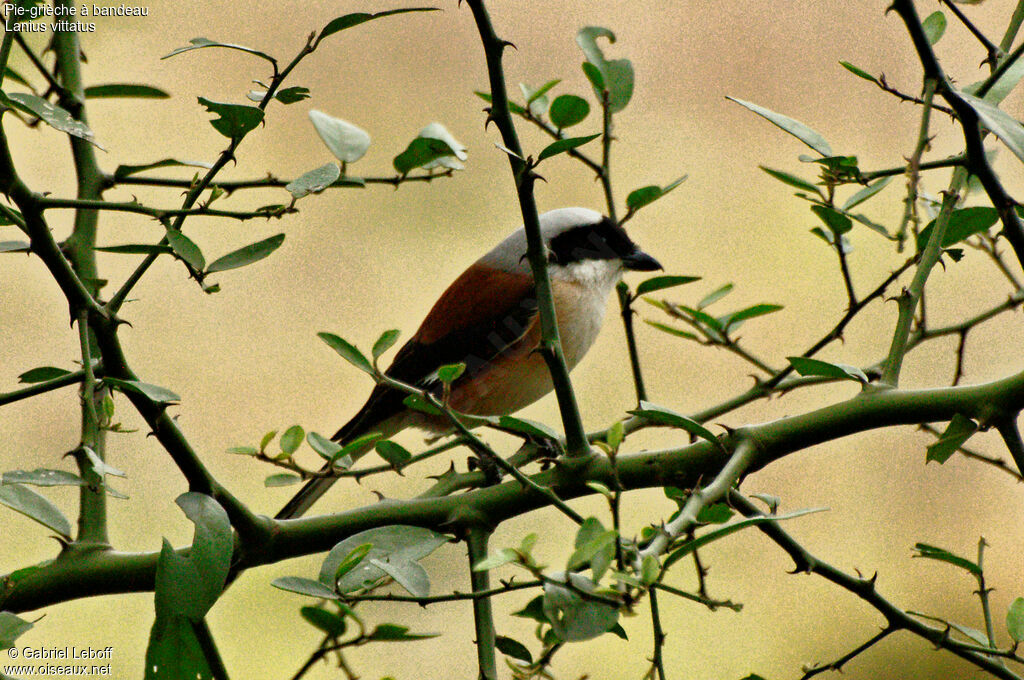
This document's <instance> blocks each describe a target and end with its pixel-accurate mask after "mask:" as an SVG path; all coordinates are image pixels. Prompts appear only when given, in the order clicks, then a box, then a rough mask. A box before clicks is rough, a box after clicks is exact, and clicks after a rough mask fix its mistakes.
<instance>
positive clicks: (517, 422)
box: [498, 416, 558, 441]
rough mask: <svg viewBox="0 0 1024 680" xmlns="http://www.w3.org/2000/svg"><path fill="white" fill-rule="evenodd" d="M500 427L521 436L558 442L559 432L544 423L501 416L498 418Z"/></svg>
mask: <svg viewBox="0 0 1024 680" xmlns="http://www.w3.org/2000/svg"><path fill="white" fill-rule="evenodd" d="M498 427H500V428H504V429H506V430H512V431H513V432H518V433H519V434H525V435H529V436H531V437H536V438H538V439H547V440H554V441H558V433H557V432H555V431H554V430H552V429H551V428H550V427H548V426H547V425H545V424H544V423H540V422H537V421H535V420H527V419H525V418H517V417H515V416H500V417H499V418H498Z"/></svg>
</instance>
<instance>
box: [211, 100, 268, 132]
mask: <svg viewBox="0 0 1024 680" xmlns="http://www.w3.org/2000/svg"><path fill="white" fill-rule="evenodd" d="M197 99H198V100H199V103H200V104H202V105H203V106H205V107H206V110H207V111H209V112H210V113H213V114H216V115H217V116H219V117H218V118H215V119H213V120H211V121H210V125H212V126H213V129H214V130H216V131H217V132H219V133H221V134H222V135H224V136H225V137H227V138H228V139H233V140H239V139H241V138H242V137H245V136H246V135H247V134H248V133H250V132H252V131H253V130H255V129H256V127H257V126H258V125H259V124H260V123H262V122H263V110H262V109H259V108H257V107H255V106H248V105H247V104H226V103H224V102H215V101H211V100H209V99H206V98H205V97H197Z"/></svg>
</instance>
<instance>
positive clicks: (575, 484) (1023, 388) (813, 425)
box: [0, 372, 1024, 612]
mask: <svg viewBox="0 0 1024 680" xmlns="http://www.w3.org/2000/svg"><path fill="white" fill-rule="evenodd" d="M1022 408H1024V372H1021V373H1017V374H1014V375H1011V376H1008V377H1006V378H1003V379H1001V380H997V381H994V382H989V383H983V384H980V385H971V386H958V387H942V388H933V389H921V390H901V389H891V390H882V391H876V392H871V393H864V394H858V395H857V396H856V397H854V398H852V399H848V400H846V401H841V402H838V403H836V404H832V405H830V406H826V407H824V408H820V409H816V410H814V411H809V412H806V413H802V414H798V415H794V416H791V417H789V418H783V419H781V420H775V421H772V422H768V423H763V424H760V425H750V426H746V427H744V428H743V435H744V437H745V438H747V439H749V440H750V441H752V442H757V447H756V448H757V451H756V455H755V456H754V458H753V460H752V462H751V465H750V467H749V468H748V469H747V472H748V473H750V472H754V471H757V470H760V469H762V468H764V467H766V466H768V465H770V464H771V463H772V462H774V461H776V460H779V459H781V458H784V457H785V456H787V455H789V454H792V453H794V452H797V451H800V450H803V449H807V448H810V447H813V446H817V445H819V444H823V443H826V442H829V441H834V440H837V439H841V438H843V437H847V436H849V435H852V434H856V433H858V432H866V431H869V430H875V429H880V428H884V427H893V426H898V425H916V424H919V423H922V422H942V421H948V420H950V419H952V418H953V416H954V415H956V414H961V415H964V416H966V417H969V418H976V419H988V418H990V417H991V414H992V413H993V412H1005V413H1010V412H1017V411H1020V410H1021V409H1022ZM163 418H165V419H166V420H161V421H160V429H159V430H158V431H157V436H158V437H161V441H162V442H163V441H165V438H166V434H167V433H166V429H165V428H169V427H172V426H173V425H174V423H173V420H171V419H170V417H169V416H163ZM751 448H752V447H751ZM726 462H727V458H726V457H725V456H723V454H722V452H721V450H720V449H719V447H717V446H713V445H712V444H710V443H709V442H706V441H700V442H697V443H694V444H689V445H687V446H680V447H673V448H668V449H662V450H656V451H645V452H642V453H635V454H620V455H619V456H618V458H617V460H616V466H617V472H618V475H619V480H620V481H621V484H622V488H623V489H624V490H626V491H630V490H634V489H640V488H652V487H654V488H657V487H664V486H677V487H679V488H694V487H696V486H697V485H699V484H700V483H701V480H702V479H703V480H706V479H709V478H711V477H714V476H715V475H717V474H719V473H720V472H721V470H722V468H723V466H724V465H725V464H726ZM532 478H533V480H534V481H535V482H536V483H537V484H539V485H541V486H551V487H552V488H553V489H554V490H555V491H556V492H557V493H558V495H559V497H561V498H563V499H572V498H579V497H582V496H588V495H592V494H594V493H596V492H595V491H594V490H593V489H592V488H590V487H589V486H587V482H592V481H593V482H601V483H602V484H604V485H605V486H610V485H611V484H613V483H614V480H613V473H612V469H611V463H610V461H608V459H607V458H606V457H604V456H598V457H595V458H594V459H593V460H592V461H590V463H589V464H588V465H587V466H586V468H584V469H583V470H581V471H580V472H579V473H578V474H576V475H574V476H572V477H570V476H567V475H563V474H562V473H560V472H559V471H558V470H547V471H545V472H539V473H536V474H535V475H533V476H532ZM543 507H548V500H547V499H546V498H544V497H543V496H540V495H538V494H536V493H534V492H533V491H531V490H526V489H523V487H522V486H521V485H520V484H519V482H517V481H509V482H505V483H502V484H497V485H494V486H488V487H483V488H478V489H474V490H472V491H468V492H466V493H464V494H459V495H457V496H446V497H444V498H423V499H412V500H407V501H392V502H389V503H387V504H386V505H380V504H373V505H369V506H366V507H360V508H354V509H352V510H347V511H344V512H340V513H337V514H333V515H322V516H318V517H309V518H303V519H294V520H279V521H276V522H273V521H271V520H264V519H263V518H260V522H261V526H264V527H265V533H264V536H266V537H267V540H264V541H262V542H256V541H252V542H249V545H247V549H246V551H245V552H244V553H242V552H239V553H238V554H237V555H236V559H237V565H238V568H239V570H245V569H249V568H253V567H256V566H258V565H262V564H271V563H274V562H279V561H281V560H284V559H289V558H292V557H298V556H301V555H309V554H313V553H318V552H324V551H327V550H330V549H331V548H332V547H334V546H335V545H336V544H337V543H338V542H339V541H341V540H344V539H345V538H348V537H349V536H352V535H354V534H356V533H358V532H360V531H364V530H366V529H373V528H376V527H381V526H387V525H391V524H408V525H412V526H423V527H433V528H436V527H439V526H447V527H449V528H451V529H452V530H455V531H457V530H458V529H459V527H460V526H461V525H462V523H464V522H470V521H471V522H473V523H474V525H479V523H480V522H484V523H486V524H487V525H488V526H497V525H499V524H501V523H502V522H504V521H506V520H509V519H511V518H513V517H518V516H521V515H524V514H526V513H528V512H531V511H533V510H536V509H539V508H543ZM229 513H231V510H230V509H229ZM466 528H468V527H466ZM158 557H159V553H137V554H136V553H118V552H112V551H103V552H102V553H99V554H89V555H88V556H86V555H82V556H81V557H80V558H77V559H62V560H57V561H55V562H51V563H46V564H42V565H39V569H37V570H35V571H32V572H31V573H28V574H26V575H25V576H24V577H22V578H20V579H19V580H18V581H17V582H16V583H13V584H11V587H10V588H9V589H8V590H7V591H5V592H4V593H3V594H0V607H2V608H4V609H8V610H10V611H13V612H19V611H26V610H31V609H39V608H41V607H44V606H48V605H52V604H56V603H58V602H64V601H67V600H72V599H76V598H81V597H89V596H93V595H101V594H113V593H125V592H139V591H147V590H152V588H153V583H154V577H155V574H156V563H157V559H158Z"/></svg>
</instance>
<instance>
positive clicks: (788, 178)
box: [757, 165, 822, 196]
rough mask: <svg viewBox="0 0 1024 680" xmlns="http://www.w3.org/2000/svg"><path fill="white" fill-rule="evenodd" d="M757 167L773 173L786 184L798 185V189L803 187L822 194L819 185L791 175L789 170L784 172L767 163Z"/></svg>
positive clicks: (773, 175) (772, 174) (805, 189)
mask: <svg viewBox="0 0 1024 680" xmlns="http://www.w3.org/2000/svg"><path fill="white" fill-rule="evenodd" d="M757 167H759V168H761V169H762V170H764V171H765V172H767V173H768V174H769V175H771V176H772V177H774V178H775V179H777V180H779V181H780V182H782V183H784V184H788V185H789V186H791V187H796V188H797V189H803V190H804V191H810V192H811V193H813V194H817V195H818V196H822V193H821V189H820V188H819V187H817V186H815V185H814V184H812V183H811V182H808V181H807V180H805V179H803V178H802V177H797V176H796V175H791V174H789V173H788V172H783V171H782V170H775V169H772V168H769V167H768V166H766V165H759V166H757Z"/></svg>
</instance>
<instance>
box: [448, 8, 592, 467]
mask: <svg viewBox="0 0 1024 680" xmlns="http://www.w3.org/2000/svg"><path fill="white" fill-rule="evenodd" d="M467 4H468V5H469V8H470V10H472V12H473V19H474V20H475V21H476V26H477V30H478V32H479V33H480V40H481V41H482V43H483V47H484V54H485V56H486V59H487V74H488V77H489V80H490V86H491V102H492V105H491V108H490V113H489V114H488V120H489V121H493V122H494V124H495V125H496V126H497V127H498V130H499V132H500V133H501V139H502V143H503V144H504V145H505V147H506V148H507V149H509V150H510V151H512V153H511V154H508V160H509V165H510V167H511V169H512V175H513V177H514V178H515V184H516V193H517V195H518V197H519V209H520V211H521V212H522V214H523V228H524V229H525V231H526V243H527V259H528V260H529V262H530V270H531V271H532V272H533V283H534V289H535V292H536V294H537V306H538V310H539V314H540V326H541V344H540V352H541V355H542V356H543V357H544V361H545V362H546V363H547V365H548V370H549V371H550V372H551V381H552V382H553V383H554V386H555V395H556V397H557V398H558V408H559V411H560V412H561V415H562V424H563V426H564V427H565V441H566V450H567V451H568V454H569V455H570V456H584V455H587V454H588V453H589V452H590V445H589V444H588V443H587V437H586V434H585V432H584V430H583V421H582V419H581V418H580V412H579V406H578V405H577V403H576V395H575V394H574V392H573V389H572V382H571V381H570V380H569V369H568V368H567V367H566V364H565V355H564V354H563V353H562V341H561V338H560V337H559V333H558V323H557V320H556V319H555V303H554V299H553V298H552V296H551V280H550V279H549V277H548V269H547V252H546V250H545V247H544V241H543V237H542V236H541V232H540V217H539V215H538V213H537V203H536V201H535V200H534V197H533V184H534V182H535V181H536V179H537V175H536V173H534V172H533V170H532V168H531V167H530V166H529V164H528V163H527V162H526V160H524V158H525V156H524V154H523V150H522V147H521V146H520V144H519V136H518V135H517V134H516V130H515V126H514V125H513V124H512V116H511V114H510V113H509V109H508V92H507V91H506V89H505V74H504V71H503V69H502V65H501V58H502V54H503V53H504V51H505V47H506V46H507V45H508V43H506V42H504V41H502V40H500V39H499V38H498V36H497V35H495V33H494V27H493V26H492V25H491V18H490V16H489V15H488V13H487V9H486V8H485V7H484V3H483V0H467Z"/></svg>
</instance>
